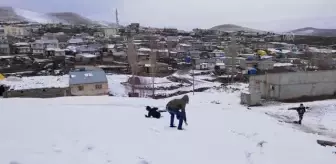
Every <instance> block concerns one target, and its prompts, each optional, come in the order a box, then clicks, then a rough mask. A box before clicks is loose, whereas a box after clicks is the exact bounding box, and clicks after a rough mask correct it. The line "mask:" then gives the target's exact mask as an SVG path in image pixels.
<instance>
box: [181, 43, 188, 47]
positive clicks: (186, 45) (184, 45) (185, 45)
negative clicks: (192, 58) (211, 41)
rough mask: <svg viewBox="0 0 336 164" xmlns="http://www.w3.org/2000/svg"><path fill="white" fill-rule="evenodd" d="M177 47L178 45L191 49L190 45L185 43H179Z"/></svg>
mask: <svg viewBox="0 0 336 164" xmlns="http://www.w3.org/2000/svg"><path fill="white" fill-rule="evenodd" d="M179 45H180V46H183V47H191V45H190V44H185V43H180V44H179Z"/></svg>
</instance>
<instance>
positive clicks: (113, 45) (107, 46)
mask: <svg viewBox="0 0 336 164" xmlns="http://www.w3.org/2000/svg"><path fill="white" fill-rule="evenodd" d="M114 47H115V44H107V45H106V48H114Z"/></svg>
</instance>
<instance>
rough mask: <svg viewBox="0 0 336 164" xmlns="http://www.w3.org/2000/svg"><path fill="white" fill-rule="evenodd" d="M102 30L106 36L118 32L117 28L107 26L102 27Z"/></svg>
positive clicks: (111, 35)
mask: <svg viewBox="0 0 336 164" xmlns="http://www.w3.org/2000/svg"><path fill="white" fill-rule="evenodd" d="M103 32H104V35H105V37H106V38H109V37H113V36H114V35H117V34H118V29H117V28H113V27H109V28H103Z"/></svg>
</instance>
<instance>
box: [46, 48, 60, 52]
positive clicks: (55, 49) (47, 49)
mask: <svg viewBox="0 0 336 164" xmlns="http://www.w3.org/2000/svg"><path fill="white" fill-rule="evenodd" d="M46 51H57V52H62V51H64V49H60V48H53V47H48V48H46Z"/></svg>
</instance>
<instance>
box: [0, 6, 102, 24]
mask: <svg viewBox="0 0 336 164" xmlns="http://www.w3.org/2000/svg"><path fill="white" fill-rule="evenodd" d="M0 21H4V22H13V21H15V22H23V21H26V22H32V23H41V24H46V23H63V24H75V25H76V24H90V25H102V26H105V24H103V23H100V22H97V21H94V20H91V19H88V18H85V17H83V16H81V15H79V14H76V13H72V12H61V13H40V12H35V11H31V10H27V9H21V8H13V7H0Z"/></svg>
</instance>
